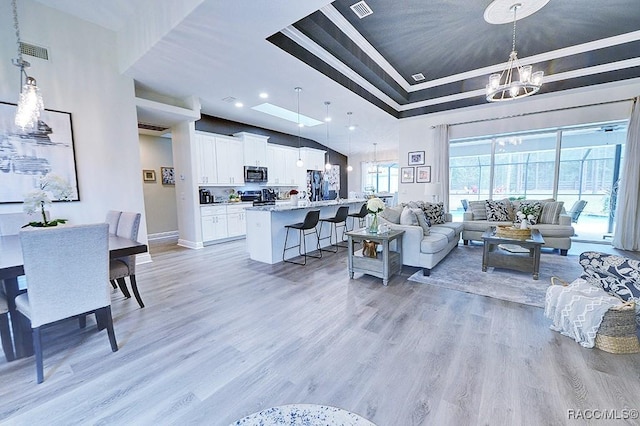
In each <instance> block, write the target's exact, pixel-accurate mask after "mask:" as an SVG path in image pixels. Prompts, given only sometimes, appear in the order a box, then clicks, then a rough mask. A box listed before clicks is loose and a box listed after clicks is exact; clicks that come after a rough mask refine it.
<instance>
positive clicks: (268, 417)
mask: <svg viewBox="0 0 640 426" xmlns="http://www.w3.org/2000/svg"><path fill="white" fill-rule="evenodd" d="M240 425H242V426H258V425H259V426H276V425H278V426H284V425H286V426H376V425H375V424H373V423H371V422H370V421H368V420H365V419H363V418H362V417H360V416H358V415H357V414H354V413H350V412H348V411H345V410H343V409H341V408H337V407H329V406H326V405H315V404H292V405H281V406H279V407H272V408H267V409H266V410H262V411H260V412H258V413H254V414H250V415H248V416H247V417H243V418H242V419H240V420H238V421H236V422H234V423H231V425H230V426H240Z"/></svg>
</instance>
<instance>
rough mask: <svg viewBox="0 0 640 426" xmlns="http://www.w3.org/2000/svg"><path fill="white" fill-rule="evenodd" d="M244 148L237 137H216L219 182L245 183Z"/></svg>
mask: <svg viewBox="0 0 640 426" xmlns="http://www.w3.org/2000/svg"><path fill="white" fill-rule="evenodd" d="M243 156H244V149H243V146H242V142H241V141H239V140H237V139H232V138H223V137H216V168H217V171H218V179H217V181H216V183H218V184H231V185H237V184H244V164H243V163H244V158H243Z"/></svg>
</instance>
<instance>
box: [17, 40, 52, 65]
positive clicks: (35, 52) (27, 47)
mask: <svg viewBox="0 0 640 426" xmlns="http://www.w3.org/2000/svg"><path fill="white" fill-rule="evenodd" d="M20 52H22V54H23V55H29V56H33V57H34V58H40V59H44V60H45V61H48V60H49V51H48V50H47V49H46V48H44V47H40V46H36V45H35V44H29V43H23V42H20Z"/></svg>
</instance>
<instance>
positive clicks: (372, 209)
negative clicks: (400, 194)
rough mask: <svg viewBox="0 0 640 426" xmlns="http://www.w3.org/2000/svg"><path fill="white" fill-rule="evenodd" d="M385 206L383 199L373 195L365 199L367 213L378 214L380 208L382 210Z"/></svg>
mask: <svg viewBox="0 0 640 426" xmlns="http://www.w3.org/2000/svg"><path fill="white" fill-rule="evenodd" d="M385 207H386V206H385V204H384V201H382V200H381V199H380V198H377V197H373V198H369V200H368V201H367V210H368V211H369V213H373V214H378V213H380V212H381V211H382V210H384V208H385Z"/></svg>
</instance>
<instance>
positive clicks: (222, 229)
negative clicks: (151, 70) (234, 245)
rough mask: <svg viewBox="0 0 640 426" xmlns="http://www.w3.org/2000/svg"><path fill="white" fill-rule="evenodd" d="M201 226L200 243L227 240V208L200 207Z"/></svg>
mask: <svg viewBox="0 0 640 426" xmlns="http://www.w3.org/2000/svg"><path fill="white" fill-rule="evenodd" d="M200 221H201V225H202V241H213V240H220V239H223V238H227V235H228V233H227V207H226V206H206V207H200Z"/></svg>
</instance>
